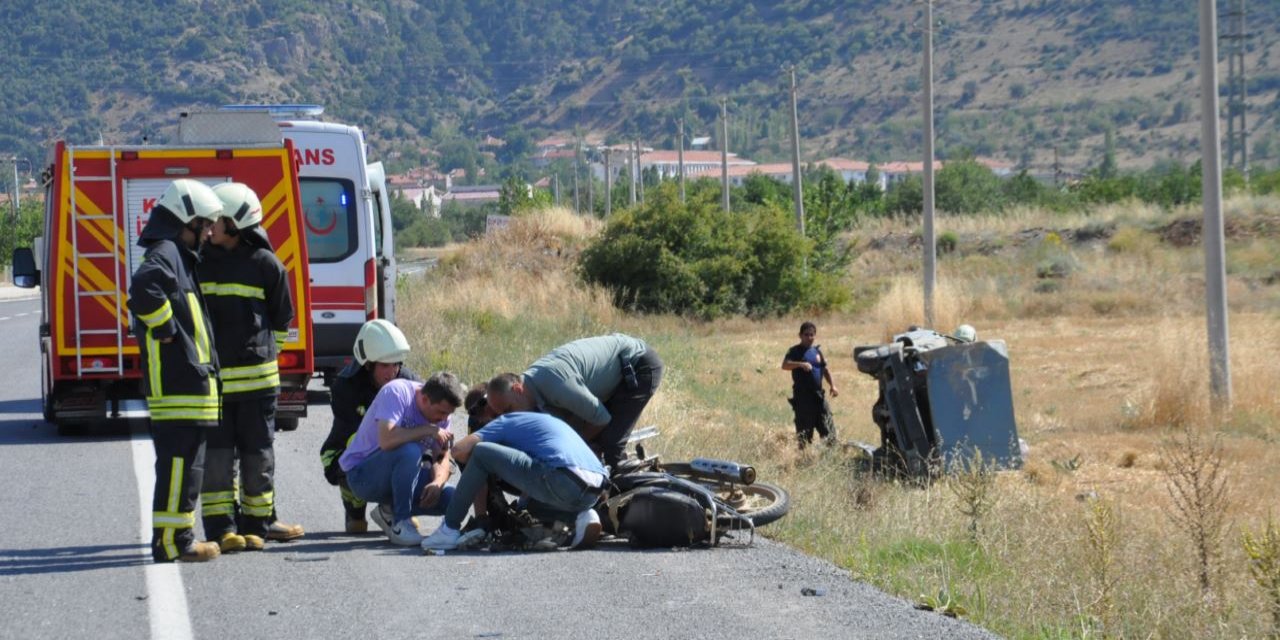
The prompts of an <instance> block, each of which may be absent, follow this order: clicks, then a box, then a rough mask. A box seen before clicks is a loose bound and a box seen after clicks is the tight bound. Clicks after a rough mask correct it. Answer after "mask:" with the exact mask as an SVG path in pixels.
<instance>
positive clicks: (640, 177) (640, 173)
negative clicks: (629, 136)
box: [636, 140, 644, 204]
mask: <svg viewBox="0 0 1280 640" xmlns="http://www.w3.org/2000/svg"><path fill="white" fill-rule="evenodd" d="M643 155H644V151H643V147H641V146H640V141H639V140H636V182H637V183H638V184H639V186H638V187H637V188H636V191H638V192H639V194H640V203H641V204H644V164H643V162H642V158H641V156H643Z"/></svg>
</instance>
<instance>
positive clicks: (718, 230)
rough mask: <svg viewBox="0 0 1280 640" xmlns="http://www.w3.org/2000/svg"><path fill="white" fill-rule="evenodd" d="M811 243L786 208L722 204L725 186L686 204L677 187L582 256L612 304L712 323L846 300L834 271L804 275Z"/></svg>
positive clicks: (694, 195) (657, 195) (654, 197)
mask: <svg viewBox="0 0 1280 640" xmlns="http://www.w3.org/2000/svg"><path fill="white" fill-rule="evenodd" d="M811 253H812V246H811V242H810V241H808V240H806V239H805V238H802V237H801V236H800V234H799V233H798V232H797V231H796V230H795V228H794V221H793V220H792V218H791V215H790V213H789V212H788V211H786V210H785V209H783V208H780V207H778V206H776V205H774V204H770V203H764V204H755V203H746V204H743V205H741V206H739V207H738V209H737V210H735V211H733V212H732V213H726V212H725V211H723V210H722V209H721V208H720V197H719V190H718V187H716V186H715V185H714V183H710V182H700V183H696V185H695V187H694V188H693V189H692V190H691V192H690V193H689V194H688V198H687V202H686V203H683V204H682V203H681V202H680V198H679V194H678V190H677V187H676V185H675V184H673V183H670V182H668V183H664V184H662V185H661V186H659V187H657V188H656V189H654V190H652V191H649V192H646V194H645V201H644V203H643V204H641V205H638V206H637V207H635V208H632V209H628V210H625V211H622V212H620V213H618V214H616V215H615V217H614V218H613V219H612V220H610V221H609V226H608V227H607V228H606V229H605V231H604V233H603V234H601V235H600V236H599V237H598V238H597V239H596V240H595V241H594V242H593V243H592V244H591V245H590V246H588V247H587V248H586V249H585V250H584V251H583V253H582V257H581V261H580V264H579V267H580V269H581V273H582V276H583V278H584V279H585V280H587V281H588V282H592V283H595V284H600V285H603V286H604V287H606V288H608V289H609V290H610V291H611V292H612V294H613V299H614V304H616V305H618V306H620V307H624V308H629V309H634V310H637V311H643V312H655V313H678V314H682V315H687V316H692V317H697V318H702V319H712V318H717V317H721V316H725V315H733V314H747V315H753V316H761V315H770V314H780V313H784V312H787V311H790V310H793V309H797V308H806V309H813V308H828V307H829V306H833V305H838V304H841V303H842V302H843V301H844V300H847V295H844V296H842V295H841V293H840V291H839V287H838V286H836V285H835V284H834V282H835V275H834V274H830V273H826V272H822V271H819V270H817V269H812V268H809V269H806V260H807V259H808V257H809V256H810V255H811Z"/></svg>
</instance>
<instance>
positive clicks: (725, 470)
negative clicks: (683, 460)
mask: <svg viewBox="0 0 1280 640" xmlns="http://www.w3.org/2000/svg"><path fill="white" fill-rule="evenodd" d="M689 466H690V467H692V468H693V470H694V471H697V472H698V473H700V474H702V475H705V476H708V477H711V478H716V479H719V478H725V477H728V478H731V479H733V480H734V481H735V482H741V483H742V484H751V483H753V482H755V481H756V469H755V467H750V466H747V465H743V464H738V463H736V462H732V461H730V460H715V459H712V458H694V459H693V460H691V461H689Z"/></svg>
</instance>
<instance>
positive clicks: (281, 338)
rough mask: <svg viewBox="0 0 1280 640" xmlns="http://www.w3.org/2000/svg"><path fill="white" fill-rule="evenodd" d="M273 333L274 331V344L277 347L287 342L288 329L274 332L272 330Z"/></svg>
mask: <svg viewBox="0 0 1280 640" xmlns="http://www.w3.org/2000/svg"><path fill="white" fill-rule="evenodd" d="M273 333H275V336H276V346H277V347H282V346H284V343H286V342H288V341H289V332H288V331H275V332H273Z"/></svg>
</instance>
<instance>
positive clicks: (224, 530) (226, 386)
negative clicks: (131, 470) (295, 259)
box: [199, 182, 303, 552]
mask: <svg viewBox="0 0 1280 640" xmlns="http://www.w3.org/2000/svg"><path fill="white" fill-rule="evenodd" d="M213 192H214V193H215V194H217V196H218V198H219V199H220V200H221V202H222V215H221V216H220V217H219V218H218V219H217V221H216V222H214V224H213V229H212V233H211V234H210V238H209V246H206V247H205V252H204V256H203V258H204V259H203V261H202V262H201V264H200V267H199V270H200V280H201V284H200V290H201V291H202V292H203V293H204V296H205V300H207V301H208V304H209V315H210V319H211V320H212V324H213V331H214V336H215V337H216V338H217V351H218V362H219V364H220V366H221V376H220V377H221V380H222V421H221V424H219V425H218V427H217V428H216V429H214V430H213V432H212V433H210V435H209V450H208V453H207V456H206V460H207V464H206V469H205V474H204V487H203V490H202V492H201V494H200V501H201V514H202V515H203V516H204V532H205V536H206V537H208V538H209V540H212V541H216V542H217V543H218V546H219V547H220V548H221V550H222V551H223V552H229V551H239V550H242V549H248V550H250V551H257V550H261V549H262V548H263V546H264V543H265V540H266V539H268V538H271V539H278V540H291V539H294V538H298V537H301V536H302V534H303V531H302V527H300V526H298V525H286V524H284V523H281V522H278V521H275V518H274V517H273V513H274V510H275V449H274V446H273V442H272V441H273V439H274V437H275V414H276V399H277V397H278V396H279V395H280V369H279V366H278V364H277V363H276V358H277V355H278V354H279V350H280V347H281V346H283V344H284V342H285V339H286V337H287V336H288V333H289V322H290V321H292V320H293V315H294V309H293V301H292V298H291V297H290V295H289V283H288V278H287V274H286V272H285V268H284V265H283V264H281V263H280V259H279V258H277V257H276V255H275V253H274V252H273V250H272V248H271V241H270V240H269V239H268V238H267V234H266V232H265V231H264V230H263V229H262V204H261V202H259V200H258V196H257V194H255V193H254V192H253V190H252V189H250V188H249V187H248V186H246V185H244V184H241V183H238V182H230V183H223V184H219V185H216V186H214V187H213ZM237 453H238V454H239V458H240V476H241V484H240V495H239V496H237V495H236V474H235V471H236V455H237ZM237 528H238V531H237Z"/></svg>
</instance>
